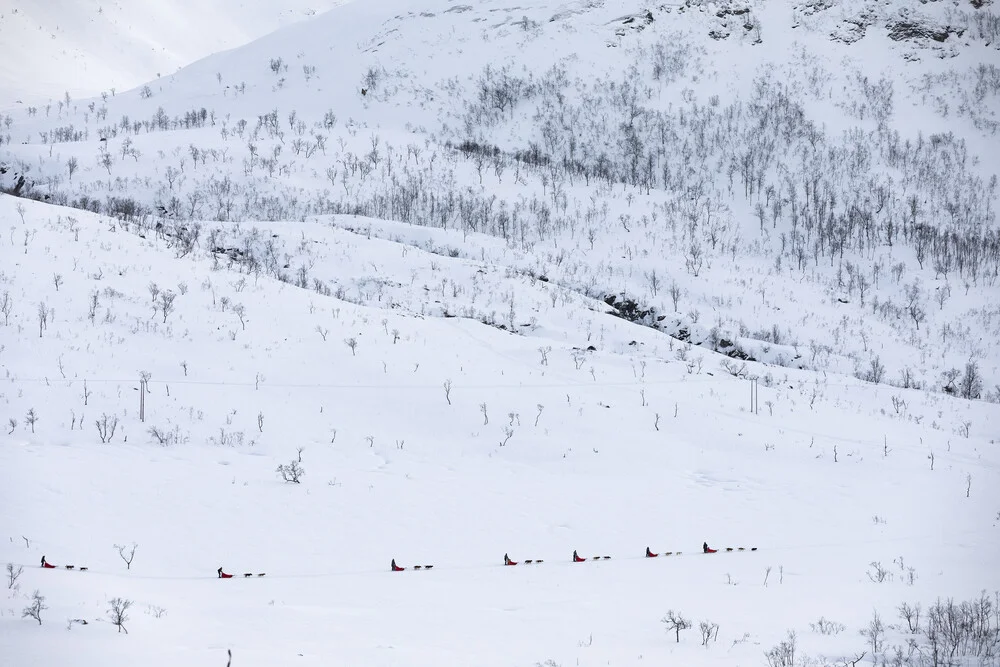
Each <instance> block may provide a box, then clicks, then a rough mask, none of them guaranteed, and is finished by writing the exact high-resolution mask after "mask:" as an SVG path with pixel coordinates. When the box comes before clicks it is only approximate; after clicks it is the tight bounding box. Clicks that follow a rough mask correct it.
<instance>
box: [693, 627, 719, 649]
mask: <svg viewBox="0 0 1000 667" xmlns="http://www.w3.org/2000/svg"><path fill="white" fill-rule="evenodd" d="M698 629H699V630H700V631H701V645H702V646H704V647H706V648H708V642H709V641H711V640H713V639H714V640H715V641H718V640H719V624H718V623H713V622H711V621H702V622H701V623H699V624H698Z"/></svg>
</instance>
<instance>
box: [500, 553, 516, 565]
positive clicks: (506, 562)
mask: <svg viewBox="0 0 1000 667" xmlns="http://www.w3.org/2000/svg"><path fill="white" fill-rule="evenodd" d="M503 564H504V565H517V561H516V560H511V559H510V558H509V557H508V556H507V554H504V555H503Z"/></svg>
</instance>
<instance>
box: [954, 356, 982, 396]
mask: <svg viewBox="0 0 1000 667" xmlns="http://www.w3.org/2000/svg"><path fill="white" fill-rule="evenodd" d="M982 393H983V376H982V374H981V373H980V372H979V365H978V364H977V363H976V362H974V361H969V362H968V363H966V364H965V374H964V375H963V376H962V379H961V381H960V382H959V383H958V395H959V396H961V397H962V398H968V399H974V398H979V397H980V396H981V395H982Z"/></svg>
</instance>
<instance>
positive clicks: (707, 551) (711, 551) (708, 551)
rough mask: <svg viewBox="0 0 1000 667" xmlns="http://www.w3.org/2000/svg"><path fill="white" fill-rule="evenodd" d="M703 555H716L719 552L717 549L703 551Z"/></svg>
mask: <svg viewBox="0 0 1000 667" xmlns="http://www.w3.org/2000/svg"><path fill="white" fill-rule="evenodd" d="M705 553H707V554H717V553H719V550H718V549H705Z"/></svg>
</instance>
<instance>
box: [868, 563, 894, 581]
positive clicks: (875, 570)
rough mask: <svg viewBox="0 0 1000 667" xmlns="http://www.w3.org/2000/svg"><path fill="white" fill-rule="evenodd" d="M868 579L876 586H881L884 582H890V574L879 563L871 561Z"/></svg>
mask: <svg viewBox="0 0 1000 667" xmlns="http://www.w3.org/2000/svg"><path fill="white" fill-rule="evenodd" d="M867 574H868V578H869V579H871V580H872V581H874V582H875V583H876V584H881V583H883V582H885V581H892V572H890V571H889V570H888V569H887V568H885V567H884V566H883V565H882V563H881V562H879V561H877V560H876V561H872V562H871V563H870V564H869V568H868V573H867Z"/></svg>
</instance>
